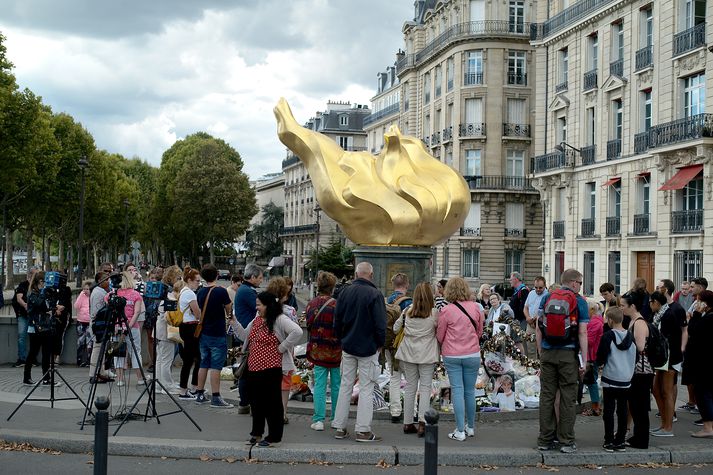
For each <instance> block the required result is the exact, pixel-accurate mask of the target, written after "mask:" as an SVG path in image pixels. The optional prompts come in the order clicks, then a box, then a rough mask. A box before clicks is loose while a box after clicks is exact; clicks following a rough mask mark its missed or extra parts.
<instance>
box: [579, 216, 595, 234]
mask: <svg viewBox="0 0 713 475" xmlns="http://www.w3.org/2000/svg"><path fill="white" fill-rule="evenodd" d="M581 235H582V237H592V236H594V218H586V219H583V220H582V234H581Z"/></svg>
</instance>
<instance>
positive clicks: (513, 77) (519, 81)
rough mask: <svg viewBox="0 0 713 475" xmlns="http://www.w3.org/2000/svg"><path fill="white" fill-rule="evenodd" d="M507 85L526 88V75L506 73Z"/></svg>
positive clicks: (513, 72) (512, 72)
mask: <svg viewBox="0 0 713 475" xmlns="http://www.w3.org/2000/svg"><path fill="white" fill-rule="evenodd" d="M508 84H510V85H513V84H514V85H517V86H527V74H526V73H516V72H515V71H508Z"/></svg>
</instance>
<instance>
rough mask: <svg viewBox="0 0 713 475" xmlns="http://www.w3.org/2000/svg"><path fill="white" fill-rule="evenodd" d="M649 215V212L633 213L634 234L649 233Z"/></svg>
mask: <svg viewBox="0 0 713 475" xmlns="http://www.w3.org/2000/svg"><path fill="white" fill-rule="evenodd" d="M650 218H651V215H650V214H648V213H647V214H635V215H634V235H635V236H643V235H646V234H649V233H650V232H651V231H650V228H649V222H650Z"/></svg>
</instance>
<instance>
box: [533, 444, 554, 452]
mask: <svg viewBox="0 0 713 475" xmlns="http://www.w3.org/2000/svg"><path fill="white" fill-rule="evenodd" d="M557 447H558V445H557V444H556V443H555V442H550V443H549V444H544V445H543V444H540V445H538V446H537V450H540V451H542V452H548V451H550V450H557Z"/></svg>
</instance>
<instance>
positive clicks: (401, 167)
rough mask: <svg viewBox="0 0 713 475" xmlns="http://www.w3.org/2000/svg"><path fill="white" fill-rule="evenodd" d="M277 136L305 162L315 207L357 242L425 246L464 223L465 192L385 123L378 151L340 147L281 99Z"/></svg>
mask: <svg viewBox="0 0 713 475" xmlns="http://www.w3.org/2000/svg"><path fill="white" fill-rule="evenodd" d="M275 117H276V118H277V135H278V137H279V138H280V141H281V142H282V143H283V144H285V145H286V146H287V148H289V149H290V150H292V151H293V152H294V153H295V155H297V156H298V157H299V158H300V160H301V161H302V163H304V165H305V166H306V167H307V170H308V172H309V175H310V177H311V179H312V185H313V186H314V190H315V196H316V198H317V201H318V202H319V204H320V206H321V208H322V210H324V212H325V213H327V215H329V216H330V217H331V218H332V219H334V220H335V221H337V222H338V223H339V224H340V225H341V226H342V229H343V230H344V232H345V233H346V235H347V236H348V237H349V239H351V240H352V241H353V242H355V243H357V244H360V245H378V246H385V245H405V246H432V245H434V244H438V243H440V242H442V241H444V240H446V239H447V238H448V237H449V236H451V235H452V234H453V233H454V232H456V231H457V230H458V229H459V228H460V227H461V226H462V225H463V222H464V221H465V218H466V216H467V215H468V211H469V209H470V190H469V188H468V185H467V183H466V182H465V180H464V179H463V177H462V176H461V175H460V174H459V173H458V172H456V171H455V170H454V169H453V168H451V167H449V166H448V165H445V164H443V163H441V162H440V161H438V160H437V159H435V158H434V157H432V156H431V155H430V154H429V153H428V151H427V150H426V148H425V147H424V145H423V143H422V142H421V141H420V140H419V139H417V138H414V137H409V136H404V135H401V131H400V130H399V129H398V127H391V128H390V129H389V131H388V133H386V134H385V135H384V139H385V142H384V143H385V144H384V148H383V149H382V150H381V153H380V154H379V155H378V156H376V157H375V156H373V155H372V154H370V153H368V152H350V151H346V150H344V149H342V148H341V147H340V146H339V145H337V144H336V143H335V142H334V141H333V140H332V139H330V138H329V137H327V136H325V135H323V134H320V133H318V132H315V131H312V130H309V129H306V128H304V127H302V126H301V125H299V124H298V123H297V121H296V120H295V118H294V116H293V115H292V111H291V110H290V106H289V105H288V104H287V101H286V100H285V99H284V98H283V99H280V101H279V102H278V104H277V106H276V107H275Z"/></svg>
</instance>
